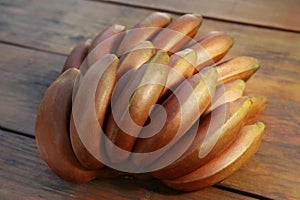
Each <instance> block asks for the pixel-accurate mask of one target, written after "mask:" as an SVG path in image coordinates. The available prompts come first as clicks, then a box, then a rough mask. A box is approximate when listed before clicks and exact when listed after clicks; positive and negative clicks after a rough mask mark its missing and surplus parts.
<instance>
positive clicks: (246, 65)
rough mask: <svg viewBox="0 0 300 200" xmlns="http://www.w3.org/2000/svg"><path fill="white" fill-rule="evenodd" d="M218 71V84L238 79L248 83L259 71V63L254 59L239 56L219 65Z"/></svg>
mask: <svg viewBox="0 0 300 200" xmlns="http://www.w3.org/2000/svg"><path fill="white" fill-rule="evenodd" d="M216 69H217V71H218V73H219V76H220V78H219V80H218V84H222V83H227V82H230V81H233V80H236V79H242V80H244V81H247V80H248V79H249V78H250V77H251V76H252V75H253V74H254V73H255V72H256V71H257V70H258V69H259V62H258V60H257V59H255V58H252V57H248V56H239V57H236V58H234V59H231V60H227V61H225V62H223V63H221V64H218V65H217V67H216Z"/></svg>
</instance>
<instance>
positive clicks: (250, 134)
mask: <svg viewBox="0 0 300 200" xmlns="http://www.w3.org/2000/svg"><path fill="white" fill-rule="evenodd" d="M264 129H265V125H264V124H263V123H261V122H258V123H256V124H254V125H249V126H245V127H244V128H243V129H242V130H241V133H240V134H239V137H238V138H237V140H236V141H234V143H233V144H232V145H231V146H230V147H229V148H228V149H227V150H226V151H224V152H223V153H222V154H220V155H219V156H217V157H215V158H214V159H213V160H211V161H210V162H208V163H207V164H206V165H204V166H202V167H200V168H199V169H197V170H195V171H193V172H191V173H189V174H187V175H185V176H182V177H179V178H176V179H173V180H163V182H164V183H165V184H166V185H167V186H168V187H170V188H173V189H176V190H182V191H194V190H199V189H201V188H204V187H207V186H211V185H214V184H216V183H218V182H220V181H222V180H223V179H225V178H227V177H228V176H229V175H231V174H232V173H233V172H235V171H236V170H237V169H238V168H239V167H241V166H242V165H243V164H244V163H245V162H246V161H247V160H248V159H249V158H250V157H251V156H253V154H255V152H256V151H257V150H258V148H259V144H260V142H261V138H262V134H263V132H264Z"/></svg>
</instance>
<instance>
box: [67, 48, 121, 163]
mask: <svg viewBox="0 0 300 200" xmlns="http://www.w3.org/2000/svg"><path fill="white" fill-rule="evenodd" d="M118 62H119V60H118V58H117V57H116V56H115V55H113V54H108V55H106V56H105V57H103V58H102V59H100V60H98V61H97V66H95V67H94V68H91V69H90V70H89V71H88V72H87V73H86V74H85V76H84V77H83V80H82V83H81V85H80V86H79V89H78V92H77V94H76V97H75V103H74V105H73V106H75V105H77V106H78V105H80V103H78V102H76V100H79V99H81V100H83V101H84V99H85V98H91V97H92V95H93V94H91V92H90V90H89V89H90V88H91V85H92V84H93V83H95V82H96V81H97V79H99V77H98V74H97V71H98V70H100V69H99V68H102V67H105V69H106V70H105V71H104V72H103V74H102V76H101V78H100V80H99V82H98V83H97V85H96V87H97V89H96V93H95V112H96V117H97V123H99V125H100V126H101V127H103V123H104V119H105V116H106V113H107V110H108V108H109V106H110V101H111V96H112V93H113V90H114V87H115V84H116V82H117V69H118ZM85 112H86V111H85V110H84V107H83V108H82V111H81V112H80V114H82V115H85V114H86V113H85ZM90 116H91V115H89V114H87V117H83V118H82V119H81V120H80V122H79V123H82V124H84V125H86V127H85V128H84V129H85V130H86V131H85V132H84V133H81V137H82V138H85V144H86V145H89V148H93V149H99V150H100V149H101V144H104V142H101V141H102V140H101V139H102V138H101V134H100V133H94V131H92V130H91V127H94V126H93V125H92V124H91V123H92V122H93V120H89V117H90ZM82 120H85V122H83V121H82ZM87 135H88V136H87ZM70 138H71V143H72V147H73V150H74V153H75V155H76V157H77V159H78V160H79V161H80V163H81V164H82V165H83V166H85V167H86V168H88V169H99V168H101V167H103V164H102V163H101V162H100V161H99V160H98V159H97V158H95V156H93V155H92V154H91V153H90V152H89V151H88V149H87V148H86V147H85V145H84V144H83V143H82V141H81V138H80V137H79V133H78V131H77V129H76V126H75V124H74V119H73V115H72V117H71V121H70Z"/></svg>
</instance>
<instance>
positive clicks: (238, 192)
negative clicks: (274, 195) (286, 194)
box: [212, 184, 272, 200]
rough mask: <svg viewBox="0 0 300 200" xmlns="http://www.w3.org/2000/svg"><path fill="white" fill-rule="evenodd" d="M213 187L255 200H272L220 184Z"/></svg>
mask: <svg viewBox="0 0 300 200" xmlns="http://www.w3.org/2000/svg"><path fill="white" fill-rule="evenodd" d="M212 187H214V188H217V189H220V190H225V191H227V192H232V193H236V194H240V195H243V196H247V197H251V198H255V199H260V200H272V199H271V198H268V197H264V196H262V195H258V194H255V193H252V192H247V191H243V190H238V189H234V188H231V187H227V186H223V185H219V184H218V185H213V186H212Z"/></svg>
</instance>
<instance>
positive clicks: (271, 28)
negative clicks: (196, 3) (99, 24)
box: [87, 0, 300, 33]
mask: <svg viewBox="0 0 300 200" xmlns="http://www.w3.org/2000/svg"><path fill="white" fill-rule="evenodd" d="M87 1H93V2H101V3H107V4H113V5H122V6H126V7H131V8H140V9H145V10H152V11H160V12H167V13H171V14H177V15H182V14H185V12H182V11H174V10H170V9H162V8H151V7H148V6H144V5H143V6H142V5H134V4H130V3H124V2H114V1H107V0H87ZM200 14H201V13H200ZM202 16H203V18H206V19H209V20H215V21H220V22H227V23H234V24H239V25H244V26H252V27H258V28H265V29H270V30H276V31H285V32H290V33H300V31H297V30H293V29H288V28H280V27H276V26H266V25H260V24H254V23H247V22H239V21H235V20H230V19H222V18H219V17H209V16H205V15H202Z"/></svg>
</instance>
